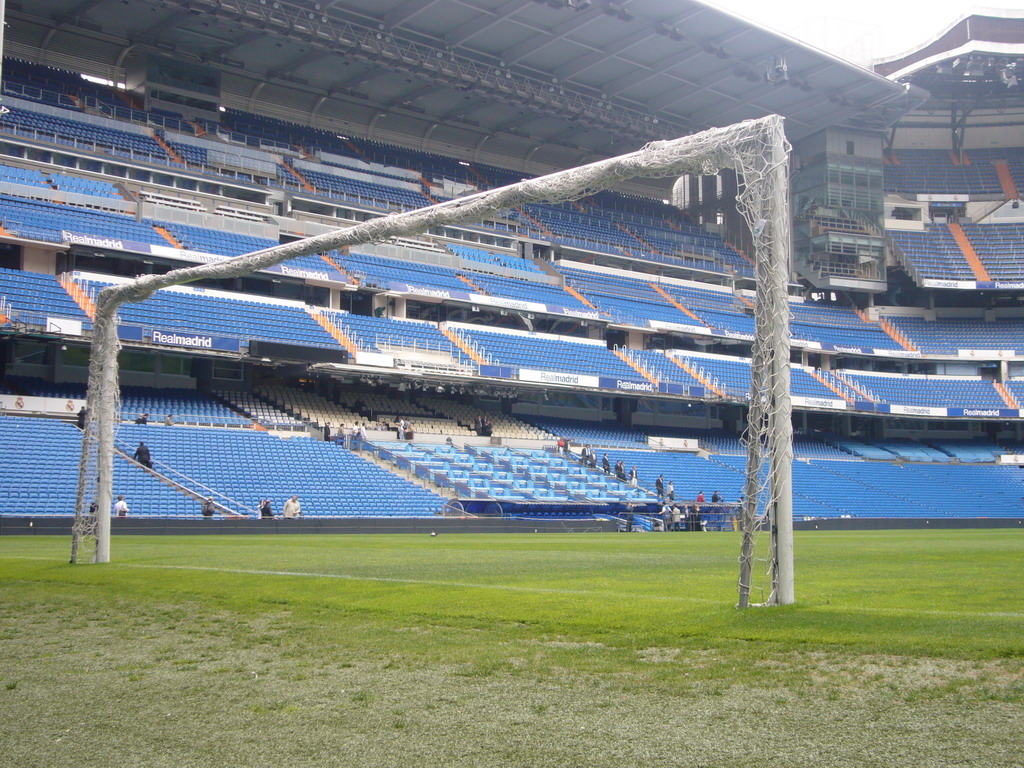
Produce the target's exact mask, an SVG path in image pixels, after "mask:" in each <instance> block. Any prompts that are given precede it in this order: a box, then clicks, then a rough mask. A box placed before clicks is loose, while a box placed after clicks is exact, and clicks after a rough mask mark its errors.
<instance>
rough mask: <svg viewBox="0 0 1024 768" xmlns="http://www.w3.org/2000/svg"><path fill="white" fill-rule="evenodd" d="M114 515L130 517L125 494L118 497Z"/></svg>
mask: <svg viewBox="0 0 1024 768" xmlns="http://www.w3.org/2000/svg"><path fill="white" fill-rule="evenodd" d="M114 515H116V516H117V517H128V502H127V501H125V500H124V495H123V494H121V495H119V496H118V497H117V503H115V504H114Z"/></svg>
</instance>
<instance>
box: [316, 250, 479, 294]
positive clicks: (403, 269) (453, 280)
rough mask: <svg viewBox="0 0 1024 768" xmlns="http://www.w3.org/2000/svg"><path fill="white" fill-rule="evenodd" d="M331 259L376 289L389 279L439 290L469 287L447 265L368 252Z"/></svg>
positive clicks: (336, 254) (333, 255)
mask: <svg viewBox="0 0 1024 768" xmlns="http://www.w3.org/2000/svg"><path fill="white" fill-rule="evenodd" d="M330 256H331V258H332V259H334V261H336V262H337V263H339V264H341V266H342V267H343V268H344V269H345V271H346V272H348V273H349V274H350V275H353V276H354V277H355V278H356V279H358V280H359V282H360V283H365V284H367V285H370V286H374V287H378V288H388V287H389V286H390V284H391V282H392V281H394V282H399V283H405V284H407V285H412V286H418V287H427V288H440V289H442V290H451V291H460V292H462V293H467V292H469V291H470V290H471V289H470V287H469V286H468V285H466V283H464V282H462V281H461V280H459V279H458V277H456V276H455V272H454V270H452V269H449V268H447V267H438V266H434V265H433V264H423V263H421V262H416V261H402V260H401V259H392V258H388V257H385V256H373V255H370V254H368V253H351V254H338V253H337V252H332V253H331V254H330Z"/></svg>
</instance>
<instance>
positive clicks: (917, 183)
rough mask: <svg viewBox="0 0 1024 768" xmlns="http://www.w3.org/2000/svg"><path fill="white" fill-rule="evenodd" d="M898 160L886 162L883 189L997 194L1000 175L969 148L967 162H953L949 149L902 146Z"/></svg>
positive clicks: (917, 192) (908, 192) (946, 193)
mask: <svg viewBox="0 0 1024 768" xmlns="http://www.w3.org/2000/svg"><path fill="white" fill-rule="evenodd" d="M896 156H897V159H898V161H899V162H898V164H889V165H886V166H885V175H884V178H885V191H886V192H895V193H898V194H904V195H922V194H936V195H938V194H942V195H954V194H955V195H998V194H1001V193H1002V187H1001V186H1000V185H999V177H998V176H997V175H996V170H995V168H994V167H993V166H992V163H991V161H990V160H989V159H988V158H986V157H985V156H984V153H979V151H977V150H971V151H969V152H968V153H967V161H968V164H959V163H958V162H956V163H955V162H954V159H953V157H951V153H950V152H949V151H948V150H941V149H901V150H899V151H898V152H897V155H896Z"/></svg>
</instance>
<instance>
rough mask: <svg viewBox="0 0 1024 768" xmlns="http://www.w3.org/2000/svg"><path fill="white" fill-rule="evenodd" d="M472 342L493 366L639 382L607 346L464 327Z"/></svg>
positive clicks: (633, 373)
mask: <svg viewBox="0 0 1024 768" xmlns="http://www.w3.org/2000/svg"><path fill="white" fill-rule="evenodd" d="M461 330H462V332H464V334H465V336H466V337H467V338H468V339H469V340H470V341H475V342H477V343H478V344H479V345H480V347H481V349H482V350H483V352H484V354H485V355H486V356H487V358H488V359H489V360H490V361H491V362H492V363H493V364H494V365H511V366H515V367H520V368H535V369H538V370H542V371H560V372H566V373H578V374H584V375H588V376H619V377H622V378H628V379H636V378H637V377H638V376H639V374H637V372H636V371H634V370H633V369H632V368H630V367H629V366H628V365H626V364H625V363H624V362H622V361H621V360H620V359H619V358H617V357H615V355H613V354H612V353H611V351H610V350H609V349H608V348H607V347H606V346H605V345H604V343H603V342H601V343H599V344H591V343H587V341H586V340H583V339H580V340H579V341H576V340H570V339H568V338H567V337H564V336H560V337H555V336H550V335H547V334H531V335H518V334H505V333H495V332H490V331H486V330H484V329H478V328H477V327H475V326H473V327H468V326H463V327H462V328H461Z"/></svg>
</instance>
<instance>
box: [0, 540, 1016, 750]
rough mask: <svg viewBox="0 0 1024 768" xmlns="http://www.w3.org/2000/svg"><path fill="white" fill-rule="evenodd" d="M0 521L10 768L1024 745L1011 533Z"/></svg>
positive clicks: (2, 677) (1, 677) (3, 723)
mask: <svg viewBox="0 0 1024 768" xmlns="http://www.w3.org/2000/svg"><path fill="white" fill-rule="evenodd" d="M795 544H796V574H797V589H796V594H797V601H798V602H797V605H795V606H790V607H786V608H772V609H753V610H749V611H746V612H739V611H737V610H736V609H735V608H734V607H733V606H734V605H735V601H736V589H735V581H736V570H737V564H736V555H737V552H738V548H739V540H738V538H737V536H736V535H735V534H705V535H700V534H646V535H639V534H637V535H624V534H555V535H552V534H537V535H463V534H451V535H441V536H437V537H429V536H425V535H419V536H408V535H390V536H369V535H324V536H293V535H283V536H191V537H184V536H183V537H155V536H154V537H142V536H138V537H135V536H125V537H115V539H114V541H113V558H114V562H112V563H110V564H109V565H103V566H94V565H79V566H70V565H68V564H67V557H68V553H69V548H70V540H69V539H66V538H52V537H3V538H0V745H2V746H0V765H2V766H12V767H16V768H48V767H49V766H53V767H54V768H56V767H57V766H60V768H79V767H84V766H118V767H119V768H134V767H136V766H139V767H143V768H163V767H164V766H166V767H167V768H172V767H173V768H184V767H185V766H197V767H202V768H221V767H224V768H228V767H232V768H233V767H234V766H239V767H242V766H246V767H250V766H253V767H256V768H264V767H265V768H300V767H303V766H353V768H357V767H358V768H375V767H378V766H379V767H380V768H385V767H387V768H426V767H427V766H474V767H476V766H483V767H489V766H495V767H498V766H501V767H502V768H508V767H518V766H524V767H525V766H530V767H535V766H552V767H556V766H557V767H559V768H567V767H574V766H580V767H581V768H584V767H585V768H603V767H605V766H607V768H624V767H629V766H643V767H644V768H651V767H654V766H695V767H696V766H701V767H702V768H715V767H717V766H722V767H723V768H724V767H726V766H728V767H730V768H731V767H733V766H751V767H754V766H773V768H780V767H783V766H815V767H816V766H851V767H853V766H856V767H857V768H865V767H867V766H880V767H881V766H886V767H889V766H913V767H914V768H919V767H922V766H975V765H977V766H984V767H985V768H999V767H1001V766H1007V767H1010V766H1016V767H1018V768H1019V766H1022V765H1024V599H1022V597H1021V595H1022V589H1024V531H1018V530H995V531H966V530H964V531H925V532H908V531H885V532H870V533H853V532H843V533H832V532H798V533H797V534H796V542H795Z"/></svg>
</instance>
